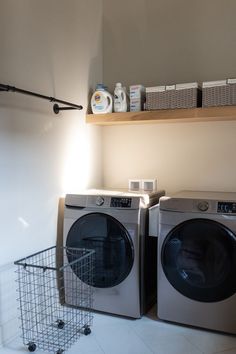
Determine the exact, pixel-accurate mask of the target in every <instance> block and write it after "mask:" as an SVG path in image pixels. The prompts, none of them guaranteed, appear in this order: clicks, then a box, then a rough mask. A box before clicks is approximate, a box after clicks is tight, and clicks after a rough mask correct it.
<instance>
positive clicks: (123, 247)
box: [66, 213, 134, 288]
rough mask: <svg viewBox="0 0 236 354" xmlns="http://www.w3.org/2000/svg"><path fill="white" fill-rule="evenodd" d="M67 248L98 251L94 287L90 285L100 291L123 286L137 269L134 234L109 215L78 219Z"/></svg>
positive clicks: (72, 227)
mask: <svg viewBox="0 0 236 354" xmlns="http://www.w3.org/2000/svg"><path fill="white" fill-rule="evenodd" d="M66 247H72V248H73V247H78V248H87V249H92V250H94V251H95V267H94V277H93V284H89V285H93V286H94V287H97V288H109V287H113V286H116V285H118V284H120V283H121V282H122V281H123V280H124V279H125V278H126V277H127V276H128V274H129V273H130V271H131V268H132V266H133V262H134V251H133V244H132V240H131V238H130V235H129V233H128V231H127V230H126V229H125V227H124V226H123V225H122V224H121V223H120V222H119V221H117V220H116V219H115V218H113V217H111V216H109V215H107V214H102V213H91V214H86V215H84V216H82V217H81V218H80V219H78V220H77V221H76V222H75V223H74V224H73V225H72V226H71V228H70V230H69V233H68V236H67V240H66ZM69 257H70V255H69V254H68V258H69ZM69 261H70V259H69ZM72 269H73V267H72ZM74 272H76V270H74ZM76 275H77V276H78V277H81V275H80V274H76ZM81 280H83V281H85V282H86V280H84V279H81Z"/></svg>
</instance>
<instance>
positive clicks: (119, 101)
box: [114, 82, 129, 112]
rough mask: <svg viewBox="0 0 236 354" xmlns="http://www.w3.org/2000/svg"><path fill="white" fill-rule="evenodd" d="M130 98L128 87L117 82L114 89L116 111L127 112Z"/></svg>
mask: <svg viewBox="0 0 236 354" xmlns="http://www.w3.org/2000/svg"><path fill="white" fill-rule="evenodd" d="M128 105H129V99H128V95H127V92H126V88H125V87H122V85H121V83H120V82H117V84H116V87H115V90H114V112H127V110H128Z"/></svg>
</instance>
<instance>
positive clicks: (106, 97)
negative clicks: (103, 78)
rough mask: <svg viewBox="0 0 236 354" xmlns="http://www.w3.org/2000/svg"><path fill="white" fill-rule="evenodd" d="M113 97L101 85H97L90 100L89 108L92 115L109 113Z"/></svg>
mask: <svg viewBox="0 0 236 354" xmlns="http://www.w3.org/2000/svg"><path fill="white" fill-rule="evenodd" d="M112 106H113V97H112V95H111V94H110V93H109V92H108V91H107V87H106V86H105V85H103V84H97V86H96V90H95V92H94V93H93V95H92V98H91V108H92V112H93V113H94V114H103V113H111V112H112Z"/></svg>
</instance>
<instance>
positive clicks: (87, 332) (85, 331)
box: [84, 327, 91, 336]
mask: <svg viewBox="0 0 236 354" xmlns="http://www.w3.org/2000/svg"><path fill="white" fill-rule="evenodd" d="M90 333H91V329H90V328H89V327H85V329H84V334H85V335H86V336H87V335H88V334H90Z"/></svg>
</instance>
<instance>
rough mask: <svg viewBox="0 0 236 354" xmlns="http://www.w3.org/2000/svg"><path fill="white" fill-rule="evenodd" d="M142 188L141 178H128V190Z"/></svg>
mask: <svg viewBox="0 0 236 354" xmlns="http://www.w3.org/2000/svg"><path fill="white" fill-rule="evenodd" d="M141 188H142V181H141V179H129V190H130V191H139V190H140V189H141Z"/></svg>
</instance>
